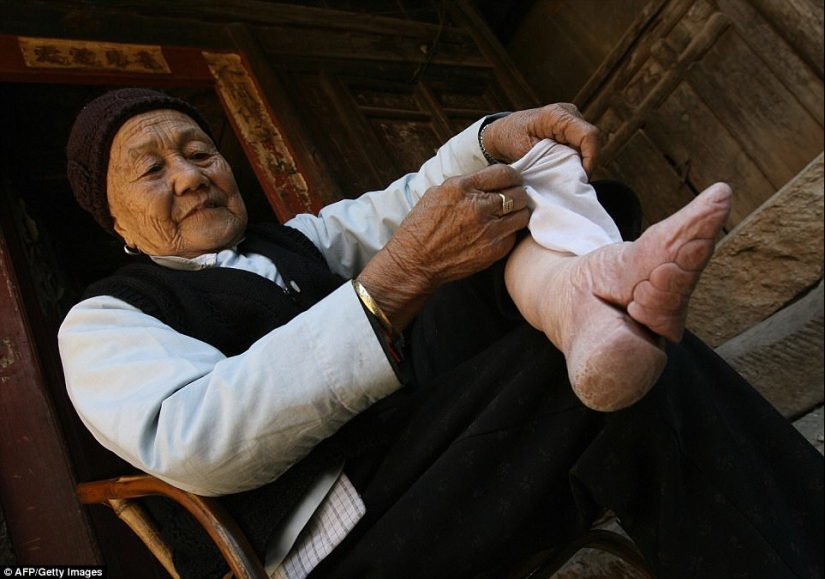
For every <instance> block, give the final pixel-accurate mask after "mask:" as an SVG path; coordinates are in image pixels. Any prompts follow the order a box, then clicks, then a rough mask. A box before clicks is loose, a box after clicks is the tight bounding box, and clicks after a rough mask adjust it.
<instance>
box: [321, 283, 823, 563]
mask: <svg viewBox="0 0 825 579" xmlns="http://www.w3.org/2000/svg"><path fill="white" fill-rule="evenodd" d="M496 280H498V283H499V285H500V278H496V276H495V275H492V274H491V273H490V272H485V273H484V274H481V275H478V276H475V277H473V278H470V279H468V280H465V281H462V282H458V283H456V284H452V285H450V286H447V287H445V288H443V289H442V290H441V291H440V292H439V293H438V294H437V295H436V296H435V297H434V298H433V299H432V300H431V301H430V302H429V303H428V305H427V306H426V308H425V309H424V311H422V313H421V315H420V316H419V318H418V320H417V321H416V323H415V325H414V326H413V327H412V328H411V332H410V353H409V361H410V363H411V367H410V370H411V372H412V373H413V374H414V378H413V380H412V382H413V384H411V385H410V386H409V387H406V388H404V389H402V391H400V392H398V393H396V394H394V395H393V396H391V397H389V398H388V399H386V400H384V401H382V402H379V403H378V405H376V407H375V408H374V409H373V410H371V412H375V413H376V414H380V415H381V416H382V417H384V418H385V419H386V423H387V424H388V426H389V427H390V428H391V429H392V432H393V437H392V443H391V444H390V446H389V447H388V448H386V449H384V450H383V451H381V452H378V453H372V454H370V455H369V456H365V457H362V458H360V459H359V460H355V461H352V462H351V463H349V464H348V465H347V467H346V471H347V473H348V474H349V476H350V477H351V478H352V480H353V481H354V483H355V485H356V487H357V488H358V489H359V491H360V492H361V494H362V496H363V498H364V501H365V503H366V505H367V515H366V516H365V518H364V519H363V520H362V521H361V522H359V524H358V525H357V526H356V528H355V530H354V531H353V532H352V533H351V534H350V535H349V536H348V537H347V539H346V540H345V541H344V542H343V543H342V544H341V545H340V546H339V547H338V548H337V549H336V550H335V551H334V552H333V553H332V554H331V555H330V556H329V557H328V558H327V559H326V560H325V561H323V562H322V564H321V565H320V567H318V568H317V569H316V570H315V571H314V572H313V573H312V574H311V577H312V578H313V579H344V578H346V579H370V578H385V579H439V578H444V579H447V578H449V579H461V578H472V577H502V576H504V575H503V573H504V570H505V569H507V568H509V567H510V566H511V565H513V564H514V563H517V562H518V561H520V560H523V559H524V558H525V557H526V556H529V555H531V554H534V553H536V552H539V551H541V550H544V549H547V548H549V547H552V546H554V545H560V544H563V543H564V542H566V541H568V540H569V539H570V538H571V537H573V536H575V535H577V534H579V533H582V532H583V531H584V530H586V529H587V527H588V526H589V525H590V524H591V522H592V521H593V520H594V518H595V517H596V516H597V515H598V514H599V513H600V512H601V510H602V509H603V508H609V509H612V510H613V511H614V512H615V513H617V515H618V516H619V518H620V521H621V524H622V527H623V528H624V529H625V530H626V531H627V532H628V533H629V534H630V535H631V537H632V538H633V539H634V540H635V541H636V542H637V544H638V545H639V547H640V549H641V550H642V552H643V553H644V555H645V557H646V558H647V559H648V561H649V562H650V563H651V565H652V566H653V567H654V568H655V570H656V572H657V574H658V576H659V577H661V578H663V579H676V578H681V577H684V578H691V579H697V578H701V579H713V578H719V579H731V578H735V577H748V578H764V579H782V578H785V577H805V578H815V577H818V578H821V577H823V459H822V456H821V455H820V454H819V453H818V452H817V451H816V450H815V449H814V448H813V447H812V446H811V445H810V444H809V443H808V442H807V440H805V439H804V437H802V436H801V435H800V434H799V433H798V432H797V431H796V430H795V429H794V428H793V426H792V425H790V424H789V422H788V421H787V420H786V419H784V418H783V417H782V416H781V415H780V414H778V413H777V412H776V411H775V410H774V408H773V407H772V406H771V405H770V404H768V403H767V402H766V401H765V400H764V399H763V398H762V397H761V396H760V395H759V394H758V393H757V392H756V391H755V390H753V388H752V387H751V386H750V385H748V384H747V383H746V382H745V381H744V380H743V379H742V378H741V377H740V376H739V375H738V374H737V373H736V372H734V371H733V370H732V369H731V368H730V367H729V366H728V365H727V364H726V363H725V362H724V361H723V360H721V359H720V358H718V357H717V356H716V355H715V353H714V352H713V351H712V350H710V349H709V348H708V347H706V346H705V345H704V344H702V343H701V342H700V341H699V340H698V339H696V338H695V337H694V336H692V335H690V334H688V335H687V336H686V337H685V339H684V340H683V342H682V343H681V344H679V345H674V346H671V347H669V348H668V357H669V363H668V366H667V368H666V369H665V371H664V373H663V375H662V377H661V379H660V380H659V382H658V383H657V385H656V386H655V387H654V388H653V390H652V391H651V392H650V393H649V394H648V395H647V396H646V397H645V398H644V399H642V400H641V401H640V402H638V403H637V404H635V405H634V406H632V407H630V408H628V409H625V410H622V411H619V412H615V413H609V414H603V413H597V412H593V411H591V410H589V409H587V408H585V407H584V406H583V405H582V404H580V403H579V401H578V400H577V399H576V397H575V396H574V395H573V393H572V391H571V388H570V385H569V382H568V379H567V372H566V368H565V364H564V357H563V355H562V354H561V353H560V352H559V351H558V350H557V349H555V348H554V347H553V346H552V345H551V344H550V343H549V341H548V340H547V339H546V338H545V337H544V335H543V334H540V333H539V332H536V331H535V330H533V329H532V328H530V327H528V326H527V325H526V324H525V323H524V322H522V321H520V320H519V319H518V317H517V316H511V315H507V314H505V313H504V312H506V311H507V309H506V308H503V307H502V306H501V304H502V303H503V300H502V299H501V298H500V295H501V293H502V292H501V291H496V290H495V289H494V288H495V287H496Z"/></svg>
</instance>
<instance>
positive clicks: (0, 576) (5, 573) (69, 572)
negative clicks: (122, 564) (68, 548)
mask: <svg viewBox="0 0 825 579" xmlns="http://www.w3.org/2000/svg"><path fill="white" fill-rule="evenodd" d="M0 570H2V571H0V579H5V578H6V577H57V578H58V579H64V578H68V577H82V578H84V579H91V578H92V577H94V578H95V579H108V577H109V576H108V575H107V574H106V567H103V566H102V565H39V566H35V565H7V566H0Z"/></svg>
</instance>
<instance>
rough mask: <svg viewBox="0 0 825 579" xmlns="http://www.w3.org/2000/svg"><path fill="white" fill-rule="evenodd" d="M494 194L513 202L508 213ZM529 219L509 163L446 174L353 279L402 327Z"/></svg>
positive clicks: (483, 263)
mask: <svg viewBox="0 0 825 579" xmlns="http://www.w3.org/2000/svg"><path fill="white" fill-rule="evenodd" d="M499 193H502V194H504V195H505V196H507V197H509V198H511V199H512V200H513V210H512V211H511V212H509V213H507V214H506V215H504V214H503V204H502V198H501V196H500V195H499ZM528 220H529V211H528V209H527V193H526V192H525V191H524V188H523V187H522V180H521V176H520V175H519V174H518V173H517V172H516V171H514V170H513V169H511V168H510V167H508V166H506V165H493V166H490V167H487V168H485V169H482V170H480V171H477V172H475V173H471V174H468V175H463V176H460V177H451V178H450V179H447V180H446V181H445V182H444V183H443V184H442V185H439V186H437V187H432V188H431V189H429V190H428V191H427V192H426V193H425V194H424V196H423V197H422V198H421V200H420V201H419V202H418V203H417V204H416V206H415V207H414V208H413V209H412V211H411V212H410V213H409V215H407V217H406V218H405V219H404V221H403V222H402V223H401V226H400V227H399V228H398V230H397V231H396V232H395V235H393V237H392V239H390V241H389V242H388V243H387V245H386V246H385V247H384V249H382V250H381V251H380V252H378V254H376V255H375V256H374V257H373V258H372V260H370V262H369V263H368V264H367V266H366V267H365V268H364V270H363V271H362V272H361V274H360V275H359V276H358V279H359V281H360V282H361V283H362V284H363V285H364V286H365V287H366V288H367V291H368V292H369V293H370V295H371V296H372V298H373V299H374V300H375V301H376V302H377V303H378V305H379V306H380V307H381V309H382V310H384V313H385V314H386V315H387V317H388V318H389V320H390V322H392V324H393V326H394V327H395V328H396V329H399V330H400V329H402V328H403V327H404V326H406V325H407V324H408V323H409V322H410V321H411V320H412V318H413V317H414V316H415V314H416V313H417V312H418V309H419V308H420V307H421V305H423V303H424V301H425V300H426V298H427V297H428V296H429V295H431V294H432V293H433V292H434V291H435V290H436V289H437V288H438V287H440V286H441V285H443V284H445V283H447V282H451V281H456V280H459V279H462V278H464V277H467V276H469V275H471V274H473V273H476V272H478V271H481V270H483V269H485V268H487V267H489V266H490V265H492V264H493V263H495V262H496V261H498V260H499V259H501V258H503V257H505V256H506V255H507V253H508V252H509V251H510V250H511V249H512V248H513V246H514V245H515V242H516V233H517V232H518V231H519V230H521V229H523V228H525V227H526V226H527V222H528Z"/></svg>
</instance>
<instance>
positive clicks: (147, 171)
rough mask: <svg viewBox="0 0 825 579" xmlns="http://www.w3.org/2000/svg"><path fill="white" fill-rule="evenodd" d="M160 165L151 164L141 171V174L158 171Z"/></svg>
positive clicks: (150, 173) (152, 173) (151, 173)
mask: <svg viewBox="0 0 825 579" xmlns="http://www.w3.org/2000/svg"><path fill="white" fill-rule="evenodd" d="M161 169H162V167H161V166H160V165H151V166H150V167H148V168H147V169H146V170H145V171H143V175H154V174H155V173H159V172H160V170H161Z"/></svg>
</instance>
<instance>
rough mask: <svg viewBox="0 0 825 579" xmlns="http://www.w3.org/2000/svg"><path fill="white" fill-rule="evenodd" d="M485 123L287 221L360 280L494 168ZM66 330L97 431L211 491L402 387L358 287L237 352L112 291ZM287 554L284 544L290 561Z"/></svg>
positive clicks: (66, 356) (153, 467)
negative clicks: (416, 221)
mask: <svg viewBox="0 0 825 579" xmlns="http://www.w3.org/2000/svg"><path fill="white" fill-rule="evenodd" d="M480 124H481V121H478V122H476V123H475V124H473V125H472V126H471V127H469V128H468V129H466V130H465V131H463V132H462V133H460V134H459V135H457V136H456V137H454V138H453V139H451V140H450V141H449V142H448V143H447V144H445V145H444V146H443V147H441V148H440V149H439V151H438V153H437V154H436V156H435V157H434V158H432V159H430V160H429V161H427V162H426V163H425V164H424V165H423V166H422V168H421V169H420V170H419V172H418V173H414V174H410V175H407V176H405V177H403V178H401V179H399V180H397V181H395V182H394V183H392V184H391V185H390V186H389V187H388V188H387V189H385V190H383V191H377V192H372V193H366V194H364V195H363V196H361V197H359V198H358V199H355V200H345V201H341V202H339V203H335V204H333V205H330V206H328V207H325V208H324V209H323V210H322V211H321V212H320V214H319V215H318V216H313V215H299V216H297V217H295V218H294V219H292V220H290V221H289V222H288V223H287V224H286V225H288V226H290V227H294V228H296V229H298V230H299V231H301V232H302V233H304V234H305V235H306V236H307V237H308V238H309V239H310V240H311V241H312V242H313V243H314V244H315V245H316V246H317V247H318V248H319V249H320V250H321V252H322V254H323V255H324V257H325V258H326V260H327V262H328V263H329V265H330V267H331V268H332V270H333V271H334V272H335V273H338V274H340V275H342V276H344V277H348V278H352V277H355V276H357V275H358V273H359V272H360V271H361V269H362V268H363V267H364V266H365V264H366V263H367V262H368V261H369V260H370V258H371V257H372V256H373V255H375V253H376V252H377V251H379V250H380V249H381V248H382V247H383V246H384V245H385V244H386V242H387V241H388V240H389V238H390V237H391V236H392V234H393V232H394V231H395V230H396V229H397V227H398V226H399V224H400V223H401V221H402V220H403V219H404V217H405V216H406V215H407V213H408V212H409V211H410V209H411V208H412V207H413V206H414V205H415V203H416V202H417V201H418V199H420V197H421V196H422V195H423V194H424V193H425V192H426V191H427V189H429V188H430V187H432V186H434V185H440V184H441V183H442V182H443V181H444V180H445V179H446V178H447V177H450V176H454V175H463V174H467V173H470V172H473V171H476V170H479V169H481V168H483V167H485V166H487V162H486V160H485V159H484V157H483V155H482V153H481V150H480V148H479V146H478V140H477V135H478V129H479V126H480ZM550 168H552V167H550ZM578 170H579V171H580V172H581V173H583V171H582V170H581V168H580V164H578ZM541 182H542V181H541V179H538V180H537V181H536V182H535V184H534V185H535V188H537V189H540V188H541ZM593 198H594V199H595V196H594V197H593ZM554 203H555V201H554V202H553V203H547V204H546V206H545V205H543V202H542V200H541V196H538V197H537V199H534V200H533V201H532V207H533V211H534V214H535V213H536V212H541V211H553V210H555V209H554V207H553V204H554ZM597 205H598V204H597ZM155 261H156V262H158V263H160V264H162V265H166V266H168V267H174V268H185V269H197V268H203V267H232V268H238V269H244V270H247V271H252V272H255V273H257V274H259V275H262V276H264V277H266V278H267V279H270V280H273V281H275V282H276V283H280V284H281V285H283V281H282V280H281V278H280V275H279V274H278V272H277V270H276V268H275V266H274V264H273V263H272V262H271V261H270V260H269V259H267V258H265V257H263V256H260V255H255V254H249V255H243V254H240V253H238V252H237V251H236V250H235V249H227V250H224V251H221V252H219V253H217V254H209V255H205V256H200V257H199V258H197V259H195V260H186V259H181V258H162V257H161V258H155ZM333 321H334V322H333ZM58 340H59V346H60V353H61V358H62V361H63V369H64V373H65V376H66V384H67V389H68V392H69V396H70V398H71V400H72V402H73V404H74V406H75V408H76V410H77V412H78V414H79V415H80V418H81V419H82V421H83V422H84V424H85V425H86V426H87V427H88V428H89V430H90V431H91V432H92V434H93V435H94V436H95V438H96V439H97V440H98V441H99V442H100V443H101V444H102V445H103V446H104V447H106V448H108V449H109V450H111V451H113V452H114V453H116V454H117V455H119V456H121V457H122V458H124V459H125V460H127V461H128V462H130V463H131V464H133V465H135V466H136V467H138V468H140V469H141V470H143V471H145V472H148V473H150V474H152V475H154V476H156V477H158V478H160V479H162V480H165V481H167V482H169V483H171V484H173V485H175V486H177V487H179V488H182V489H185V490H188V491H191V492H194V493H197V494H200V495H206V496H210V495H222V494H229V493H236V492H241V491H244V490H248V489H253V488H257V487H259V486H262V485H264V484H266V483H269V482H271V481H273V480H275V479H276V478H277V477H278V476H280V475H281V474H282V473H283V472H284V471H286V470H287V469H288V468H289V467H290V466H291V465H292V464H294V463H296V462H298V461H299V460H301V459H302V458H304V457H305V456H306V455H307V454H308V453H309V452H310V450H312V448H314V447H315V445H317V444H318V442H320V441H321V440H323V439H324V438H326V437H328V436H330V435H332V434H333V433H334V432H335V431H337V430H338V429H339V428H340V427H341V425H343V424H344V423H345V422H346V421H347V420H349V419H350V418H352V417H353V416H355V415H356V414H358V413H360V412H362V411H364V410H365V409H367V408H368V407H369V406H370V405H371V404H373V403H374V402H376V401H377V400H380V399H381V398H383V397H385V396H387V395H389V394H391V393H392V392H394V391H396V390H397V389H398V388H400V386H401V384H400V383H399V382H398V379H397V377H396V375H395V373H394V371H393V369H392V366H391V365H390V363H389V361H388V360H387V359H386V356H385V354H384V350H383V348H382V346H381V344H380V343H379V341H378V339H377V338H376V335H375V333H374V331H373V329H372V326H371V325H370V322H369V320H368V319H367V317H366V315H365V314H364V310H363V308H362V306H361V303H360V302H359V300H358V297H357V296H356V294H355V292H354V291H353V288H352V287H351V285H350V284H344V285H343V286H341V287H340V288H339V289H337V290H336V291H334V292H333V293H332V294H331V295H329V296H328V297H326V298H324V299H323V300H321V302H319V303H318V304H316V305H315V306H313V307H312V308H311V309H310V310H309V311H307V312H304V313H302V314H300V315H299V316H297V317H296V318H295V319H293V320H292V321H290V322H289V323H288V324H286V325H284V326H282V327H279V328H276V329H274V330H273V331H271V332H269V333H268V334H266V335H265V336H264V337H262V338H261V339H260V340H258V341H257V342H256V343H255V344H253V345H252V347H250V348H249V350H248V351H246V352H244V353H242V354H240V355H237V356H233V357H229V358H227V357H226V356H224V355H223V354H222V353H221V352H220V351H219V350H217V349H216V348H214V347H213V346H211V345H209V344H206V343H204V342H201V341H199V340H196V339H194V338H191V337H189V336H185V335H182V334H179V333H177V332H175V331H174V330H172V329H171V328H170V327H169V326H167V325H165V324H163V323H162V322H160V321H159V320H157V319H156V318H154V317H152V316H149V315H147V314H144V313H143V312H141V311H140V310H139V309H137V308H135V307H133V306H131V305H129V304H127V303H125V302H123V301H121V300H118V299H116V298H113V297H110V296H97V297H93V298H90V299H87V300H84V301H82V302H81V303H79V304H77V305H76V306H75V307H74V308H72V309H71V311H70V312H69V313H68V315H67V316H66V318H65V320H64V322H63V324H62V326H61V328H60V331H59V334H58ZM324 480H326V482H323V481H321V482H319V485H320V487H317V488H316V489H315V494H316V495H317V497H318V498H316V499H314V500H313V501H311V502H312V503H313V504H310V505H308V506H306V508H305V509H304V510H303V515H296V517H298V520H305V519H306V516H307V513H312V512H313V509H315V507H317V506H318V505H319V504H321V501H323V499H324V497H326V496H327V494H326V490H329V489H333V490H335V489H336V488H337V490H338V491H341V488H340V483H339V482H336V481H340V478H335V477H333V478H329V477H326V478H325V479H324ZM336 485H338V487H336ZM319 489H320V490H319ZM344 494H345V495H347V496H349V495H348V494H347V493H344ZM356 503H357V501H356ZM355 506H356V507H357V506H358V505H357V504H356V505H355ZM361 506H363V505H361ZM356 510H357V509H356ZM302 517H303V518H302ZM356 520H357V519H356ZM353 524H354V523H353ZM285 526H286V527H290V525H289V521H287V524H286V525H285ZM300 526H301V525H297V527H298V528H300ZM292 527H296V525H294V524H293V525H292ZM291 540H292V539H288V540H287V544H288V543H289V542H290V541H291ZM284 550H285V549H284V546H283V541H281V545H280V547H278V551H279V553H281V554H280V555H279V556H278V557H282V556H283V551H284ZM276 559H277V557H276ZM276 563H277V561H276Z"/></svg>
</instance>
